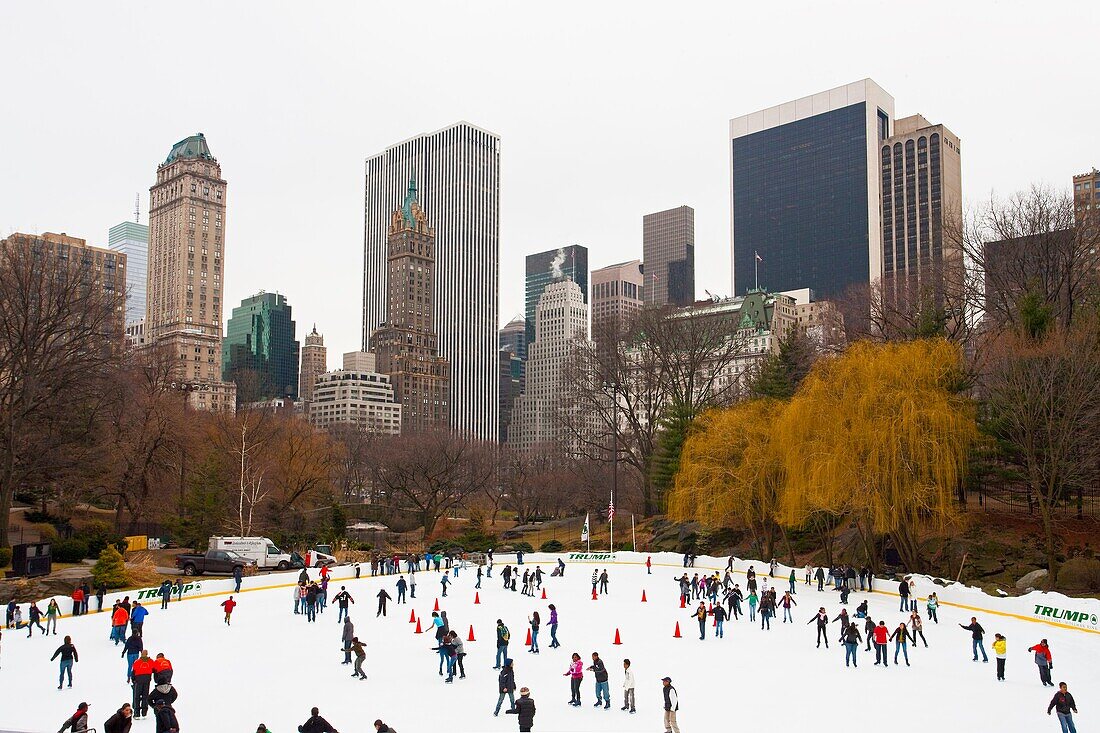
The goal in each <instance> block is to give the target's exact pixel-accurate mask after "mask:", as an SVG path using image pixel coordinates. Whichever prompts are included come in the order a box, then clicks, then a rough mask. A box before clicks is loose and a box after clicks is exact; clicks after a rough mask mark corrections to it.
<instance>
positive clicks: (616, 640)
mask: <svg viewBox="0 0 1100 733" xmlns="http://www.w3.org/2000/svg"><path fill="white" fill-rule="evenodd" d="M611 643H612V644H622V643H623V642H622V641H621V640H620V639H619V630H618V629H615V641H613V642H611Z"/></svg>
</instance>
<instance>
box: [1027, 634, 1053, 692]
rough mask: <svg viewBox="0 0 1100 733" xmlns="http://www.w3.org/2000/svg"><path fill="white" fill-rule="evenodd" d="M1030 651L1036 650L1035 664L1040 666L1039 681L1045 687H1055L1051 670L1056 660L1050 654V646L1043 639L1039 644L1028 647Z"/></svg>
mask: <svg viewBox="0 0 1100 733" xmlns="http://www.w3.org/2000/svg"><path fill="white" fill-rule="evenodd" d="M1028 651H1029V652H1035V666H1037V667H1038V668H1039V681H1040V682H1042V683H1043V686H1044V687H1054V683H1053V682H1051V681H1050V670H1051V669H1052V668H1053V667H1054V660H1053V659H1052V658H1051V656H1050V646H1049V645H1048V644H1047V640H1046V639H1043V640H1042V641H1040V642H1039V643H1038V644H1036V645H1035V646H1032V647H1028Z"/></svg>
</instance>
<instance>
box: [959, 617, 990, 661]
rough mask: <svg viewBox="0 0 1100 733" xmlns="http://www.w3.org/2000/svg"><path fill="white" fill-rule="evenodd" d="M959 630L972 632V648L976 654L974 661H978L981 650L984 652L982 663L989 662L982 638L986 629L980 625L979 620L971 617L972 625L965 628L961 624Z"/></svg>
mask: <svg viewBox="0 0 1100 733" xmlns="http://www.w3.org/2000/svg"><path fill="white" fill-rule="evenodd" d="M959 628H960V629H966V630H967V631H969V632H970V647H971V649H972V651H973V652H974V659H973V661H975V662H976V661H978V650H979V649H980V650H981V652H982V661H983V662H988V661H989V657H988V656H986V653H985V644H984V643H983V642H982V638H983V637H984V636H985V629H983V628H982V625H981V624H980V623H978V619H977V618H976V617H974V616H971V617H970V624H969V625H966V626H964V625H963V624H959Z"/></svg>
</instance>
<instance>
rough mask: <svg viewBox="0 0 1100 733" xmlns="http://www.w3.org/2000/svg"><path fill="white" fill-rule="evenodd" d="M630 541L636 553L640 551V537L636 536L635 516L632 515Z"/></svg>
mask: <svg viewBox="0 0 1100 733" xmlns="http://www.w3.org/2000/svg"><path fill="white" fill-rule="evenodd" d="M630 541H631V543H632V544H633V545H634V552H637V551H638V536H637V535H636V534H634V515H633V514H631V515H630Z"/></svg>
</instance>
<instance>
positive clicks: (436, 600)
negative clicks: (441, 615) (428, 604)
mask: <svg viewBox="0 0 1100 733" xmlns="http://www.w3.org/2000/svg"><path fill="white" fill-rule="evenodd" d="M432 610H433V611H438V610H439V599H438V598H436V599H435V608H433V609H432Z"/></svg>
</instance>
